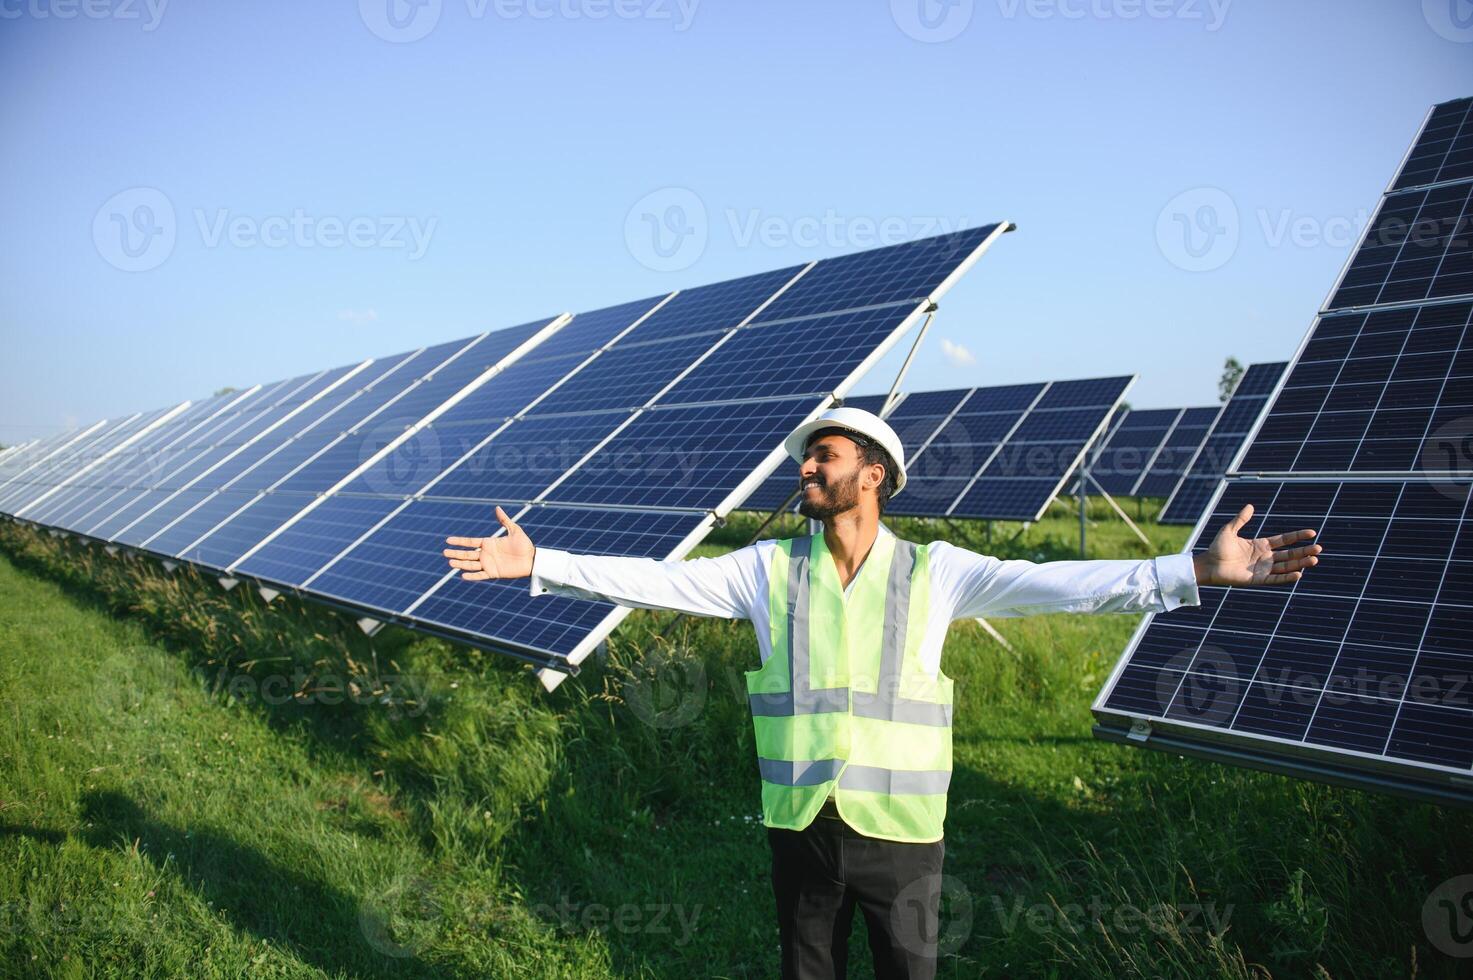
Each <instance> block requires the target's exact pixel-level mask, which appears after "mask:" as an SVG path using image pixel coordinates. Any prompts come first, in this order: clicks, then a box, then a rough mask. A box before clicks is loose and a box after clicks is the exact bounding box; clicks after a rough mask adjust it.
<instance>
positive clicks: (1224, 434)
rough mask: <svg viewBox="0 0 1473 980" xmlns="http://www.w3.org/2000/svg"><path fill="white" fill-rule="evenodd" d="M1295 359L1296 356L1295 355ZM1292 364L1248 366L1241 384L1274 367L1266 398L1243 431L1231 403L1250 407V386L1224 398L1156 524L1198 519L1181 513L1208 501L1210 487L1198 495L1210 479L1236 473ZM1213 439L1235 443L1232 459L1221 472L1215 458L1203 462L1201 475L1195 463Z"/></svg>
mask: <svg viewBox="0 0 1473 980" xmlns="http://www.w3.org/2000/svg"><path fill="white" fill-rule="evenodd" d="M1295 356H1296V357H1297V356H1298V354H1296V355H1295ZM1293 363H1294V361H1293V360H1289V361H1283V362H1280V361H1261V362H1258V363H1255V364H1250V365H1248V370H1247V372H1245V373H1244V375H1243V379H1242V380H1243V381H1244V382H1247V381H1249V374H1250V373H1251V374H1252V375H1253V376H1254V377H1255V378H1258V377H1263V376H1265V375H1267V374H1269V373H1270V372H1271V371H1272V370H1273V369H1274V367H1275V366H1276V365H1277V367H1278V375H1277V377H1276V379H1275V382H1274V384H1273V385H1272V387H1271V389H1270V390H1269V392H1268V393H1267V394H1266V395H1263V396H1261V397H1262V404H1261V405H1260V406H1259V407H1258V411H1257V415H1256V418H1255V419H1254V421H1253V423H1252V424H1251V425H1250V426H1248V427H1247V429H1246V430H1245V429H1237V428H1236V425H1237V424H1238V423H1237V422H1236V421H1235V419H1236V413H1234V410H1233V409H1234V406H1233V402H1234V401H1237V402H1238V405H1239V406H1240V407H1241V406H1243V405H1251V404H1252V402H1253V401H1254V400H1255V399H1258V398H1259V397H1260V396H1259V395H1258V394H1256V389H1254V388H1252V387H1250V388H1248V389H1247V390H1243V385H1242V383H1240V384H1239V385H1238V388H1239V391H1242V394H1241V396H1240V394H1239V391H1234V392H1233V394H1232V397H1231V398H1229V399H1228V401H1227V404H1226V405H1224V406H1223V407H1222V411H1221V412H1220V413H1219V414H1218V416H1217V419H1216V420H1215V421H1214V422H1213V423H1212V428H1210V429H1208V430H1207V435H1206V437H1205V438H1203V440H1202V445H1201V446H1199V447H1198V448H1197V451H1196V452H1195V453H1194V454H1192V459H1191V461H1190V462H1188V463H1187V466H1186V470H1185V471H1184V472H1183V473H1182V475H1181V479H1179V480H1177V482H1176V487H1175V488H1173V489H1172V491H1171V494H1170V496H1168V497H1167V498H1166V503H1164V504H1162V506H1161V513H1160V514H1159V515H1157V518H1156V520H1157V521H1158V522H1159V523H1161V524H1195V523H1196V519H1197V518H1198V517H1200V516H1201V513H1200V511H1198V512H1197V513H1190V512H1187V513H1184V511H1187V510H1189V508H1191V506H1192V505H1193V504H1194V503H1196V505H1197V506H1198V507H1205V506H1206V505H1207V504H1208V503H1209V502H1210V501H1211V496H1212V494H1211V489H1210V488H1209V489H1208V492H1207V493H1206V494H1205V495H1203V494H1202V493H1201V489H1202V484H1203V483H1204V482H1209V481H1212V480H1218V481H1220V480H1222V479H1223V478H1224V477H1225V476H1228V475H1235V474H1236V473H1237V471H1236V469H1234V467H1235V466H1237V464H1238V463H1239V462H1240V461H1241V460H1242V458H1243V455H1244V453H1245V452H1246V451H1247V447H1248V446H1250V445H1252V443H1253V440H1254V438H1255V436H1256V433H1257V432H1258V430H1259V428H1260V427H1261V426H1262V424H1263V417H1264V415H1265V414H1266V413H1267V411H1268V408H1269V406H1270V405H1272V404H1273V402H1274V399H1276V398H1277V397H1278V393H1279V392H1280V391H1281V390H1283V386H1284V383H1285V381H1286V380H1287V379H1288V377H1289V369H1290V365H1291V364H1293ZM1250 410H1251V409H1250ZM1214 440H1238V444H1237V445H1236V446H1235V447H1233V449H1232V457H1231V459H1230V460H1229V461H1228V463H1227V464H1226V467H1225V468H1224V470H1223V472H1221V473H1218V472H1217V468H1218V467H1217V466H1216V459H1215V458H1213V459H1209V460H1207V462H1206V463H1203V465H1204V466H1206V465H1210V466H1211V470H1210V471H1208V472H1205V473H1204V472H1199V466H1198V464H1199V463H1202V462H1203V459H1204V454H1207V453H1208V452H1209V449H1210V447H1211V446H1212V445H1213V442H1214ZM1214 457H1215V454H1214Z"/></svg>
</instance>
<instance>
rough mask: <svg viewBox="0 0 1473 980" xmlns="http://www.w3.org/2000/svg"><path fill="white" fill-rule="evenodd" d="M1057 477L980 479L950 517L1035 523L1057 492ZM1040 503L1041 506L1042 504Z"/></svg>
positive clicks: (952, 511)
mask: <svg viewBox="0 0 1473 980" xmlns="http://www.w3.org/2000/svg"><path fill="white" fill-rule="evenodd" d="M1058 486H1059V480H1058V479H1057V478H1054V477H1030V476H1008V477H1002V478H993V477H987V476H984V477H980V478H978V480H977V482H975V483H973V484H972V488H971V489H970V490H968V491H967V492H966V494H964V495H963V496H962V498H961V499H960V500H958V501H957V502H956V504H955V505H954V506H953V508H952V510H951V514H950V515H949V516H952V517H971V518H977V519H987V520H999V521H1036V520H1038V516H1039V511H1040V510H1042V509H1043V508H1045V507H1047V506H1048V504H1049V501H1051V500H1052V499H1053V496H1054V493H1055V491H1056V490H1057V489H1058ZM1040 501H1041V503H1040Z"/></svg>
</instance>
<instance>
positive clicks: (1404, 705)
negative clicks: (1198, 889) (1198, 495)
mask: <svg viewBox="0 0 1473 980" xmlns="http://www.w3.org/2000/svg"><path fill="white" fill-rule="evenodd" d="M1470 106H1473V100H1469V99H1462V100H1459V101H1458V102H1455V103H1448V104H1445V105H1442V106H1437V107H1434V109H1433V110H1432V112H1431V113H1430V115H1429V116H1428V119H1427V122H1426V124H1425V125H1424V128H1423V130H1422V132H1421V134H1420V135H1419V137H1418V139H1417V140H1416V142H1415V143H1414V145H1413V148H1412V150H1411V151H1410V152H1409V153H1408V154H1407V157H1406V160H1405V163H1404V165H1403V168H1402V171H1401V173H1400V174H1398V176H1397V177H1396V178H1395V179H1394V180H1393V181H1392V182H1391V185H1390V187H1389V189H1388V191H1387V192H1386V194H1385V196H1384V198H1383V201H1382V205H1381V208H1380V210H1379V211H1378V213H1377V217H1376V219H1375V220H1374V221H1373V222H1372V224H1371V226H1370V227H1369V228H1368V230H1367V232H1366V234H1365V237H1364V239H1363V241H1362V242H1361V244H1360V246H1359V247H1358V249H1357V250H1356V252H1355V254H1354V255H1353V256H1352V257H1351V259H1350V261H1349V262H1348V263H1347V265H1346V269H1345V272H1344V273H1343V274H1342V278H1341V281H1340V283H1339V284H1338V286H1337V287H1336V288H1335V289H1334V290H1332V293H1331V298H1330V300H1329V301H1328V302H1327V304H1326V308H1325V309H1324V310H1322V311H1321V313H1320V315H1319V316H1318V317H1317V318H1316V320H1315V322H1314V324H1313V325H1312V326H1311V328H1310V331H1309V333H1308V335H1307V337H1306V339H1305V342H1304V343H1303V345H1302V346H1301V348H1300V350H1299V353H1298V354H1297V355H1296V357H1295V359H1294V360H1293V361H1292V362H1291V363H1290V366H1289V369H1288V372H1287V376H1286V377H1285V380H1284V382H1283V384H1282V386H1281V387H1278V386H1276V385H1274V384H1270V383H1265V382H1261V381H1260V382H1257V383H1256V385H1255V386H1256V387H1257V388H1259V389H1260V390H1261V394H1262V395H1263V396H1271V397H1272V404H1271V405H1268V404H1267V403H1266V400H1265V398H1259V399H1258V400H1259V401H1260V402H1263V403H1264V408H1263V410H1262V411H1260V412H1258V413H1256V415H1257V418H1256V420H1253V421H1251V422H1250V424H1249V425H1248V426H1247V427H1246V428H1247V430H1249V432H1250V434H1249V437H1248V442H1247V445H1246V446H1245V447H1244V449H1243V450H1242V452H1241V453H1240V455H1241V462H1236V463H1233V464H1230V468H1229V469H1228V471H1227V473H1226V477H1227V479H1226V482H1223V483H1221V484H1219V485H1218V486H1216V487H1215V488H1214V489H1213V496H1214V497H1215V502H1214V503H1213V504H1212V506H1211V513H1210V516H1209V517H1208V518H1207V519H1205V520H1204V521H1202V522H1201V523H1200V524H1199V526H1198V530H1197V533H1196V535H1195V536H1194V541H1193V544H1192V548H1193V550H1201V549H1203V548H1205V547H1206V546H1207V545H1208V544H1209V542H1210V540H1211V537H1212V535H1213V534H1214V533H1215V532H1216V530H1217V528H1218V527H1219V526H1220V525H1221V524H1222V523H1224V522H1225V521H1226V520H1228V519H1229V518H1230V517H1231V516H1232V515H1234V514H1235V513H1237V512H1238V511H1239V509H1240V508H1241V507H1242V506H1243V505H1244V504H1248V503H1251V504H1253V505H1254V506H1255V508H1256V513H1255V514H1254V516H1253V519H1252V521H1251V522H1250V523H1249V526H1248V527H1247V528H1246V529H1245V531H1244V533H1245V534H1248V535H1255V536H1256V535H1264V534H1275V533H1279V532H1283V531H1288V530H1293V529H1297V528H1300V527H1314V528H1317V529H1318V531H1319V535H1318V538H1317V540H1318V542H1319V543H1320V544H1321V545H1322V546H1323V547H1324V549H1325V552H1324V555H1323V560H1322V561H1321V563H1320V565H1318V566H1317V567H1316V568H1314V569H1312V570H1311V571H1310V572H1309V573H1307V574H1306V575H1304V577H1302V578H1301V579H1300V580H1299V581H1298V582H1296V583H1295V584H1294V585H1293V586H1292V587H1290V588H1285V589H1280V590H1266V589H1257V590H1245V589H1217V588H1204V589H1202V604H1201V605H1200V606H1199V607H1195V608H1191V609H1186V610H1177V611H1174V612H1173V613H1171V614H1170V615H1167V616H1160V617H1148V618H1147V620H1146V621H1145V623H1143V624H1142V628H1141V629H1140V630H1138V631H1137V633H1136V636H1135V638H1134V639H1133V640H1132V642H1131V645H1130V647H1129V649H1128V650H1127V651H1126V654H1125V656H1124V657H1122V659H1121V661H1120V663H1119V664H1118V665H1117V666H1116V668H1115V671H1114V673H1113V674H1112V676H1111V678H1110V680H1109V682H1108V683H1107V684H1106V686H1105V688H1104V690H1103V691H1102V692H1101V694H1100V696H1099V698H1098V699H1096V701H1095V705H1094V711H1095V715H1096V717H1097V719H1098V722H1099V724H1098V725H1097V726H1096V732H1097V733H1098V734H1100V735H1101V736H1102V737H1106V738H1112V739H1116V740H1123V741H1135V742H1137V743H1139V744H1144V745H1148V746H1152V745H1154V746H1156V747H1160V748H1165V749H1169V750H1171V751H1177V752H1190V753H1192V754H1195V755H1201V756H1205V757H1208V758H1215V759H1219V760H1222V761H1229V762H1235V763H1238V764H1245V765H1250V766H1255V767H1258V768H1270V769H1277V770H1280V771H1286V772H1290V773H1295V774H1298V775H1303V776H1308V777H1311V778H1317V779H1325V780H1330V781H1336V782H1342V783H1348V784H1351V785H1359V786H1371V787H1375V788H1380V789H1388V790H1391V791H1394V792H1399V793H1403V794H1407V795H1412V796H1418V797H1422V798H1427V799H1433V800H1437V801H1439V802H1453V803H1459V804H1462V805H1473V626H1470V625H1469V624H1470V623H1473V512H1470V510H1469V498H1470V496H1473V448H1470V447H1473V426H1470V425H1469V421H1468V420H1469V419H1470V418H1473V401H1470V392H1473V355H1470V351H1469V340H1470V338H1469V328H1470V316H1473V302H1470V301H1469V300H1473V295H1470V294H1473V268H1470V267H1469V265H1468V262H1469V256H1470V254H1473V253H1470V252H1469V244H1468V242H1469V238H1470V234H1469V232H1470V224H1469V213H1468V209H1467V205H1468V201H1469V195H1470V194H1473V169H1470V166H1469V163H1470V160H1469V150H1470V146H1473V143H1470V136H1473V134H1470V132H1469V130H1468V128H1467V121H1468V113H1469V110H1470ZM1407 188H1414V189H1407ZM1406 222H1410V223H1413V224H1415V223H1418V222H1425V224H1424V225H1423V227H1422V228H1421V229H1419V230H1416V231H1408V229H1407V228H1406V227H1403V226H1402V223H1406ZM1246 383H1247V379H1245V386H1246ZM1276 387H1277V393H1276V394H1275V393H1274V390H1275V389H1276ZM1235 400H1236V399H1235ZM1232 409H1233V405H1232V404H1230V405H1229V406H1228V409H1227V410H1225V412H1224V417H1226V416H1227V415H1228V414H1229V413H1230V412H1231V411H1232ZM1219 427H1222V423H1219ZM1232 427H1233V428H1239V427H1243V426H1242V420H1238V421H1237V422H1236V423H1234V424H1233V426H1232ZM1210 441H1211V440H1209V443H1210ZM1184 489H1185V486H1184ZM1180 496H1181V492H1180V491H1179V492H1178V497H1180ZM1177 503H1178V501H1177V500H1173V502H1172V504H1173V505H1176V504H1177ZM1168 509H1170V508H1168Z"/></svg>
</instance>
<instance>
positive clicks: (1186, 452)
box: [1134, 408, 1221, 497]
mask: <svg viewBox="0 0 1473 980" xmlns="http://www.w3.org/2000/svg"><path fill="white" fill-rule="evenodd" d="M1220 414H1221V409H1220V408H1189V409H1185V410H1183V412H1182V414H1181V417H1180V418H1179V419H1177V421H1176V424H1175V425H1174V426H1172V429H1171V431H1170V432H1169V433H1168V434H1167V436H1166V438H1165V440H1164V441H1163V442H1162V444H1161V446H1160V448H1159V449H1158V450H1157V452H1156V455H1155V456H1154V457H1153V458H1152V459H1151V462H1150V468H1149V469H1148V470H1147V471H1146V473H1145V474H1144V475H1143V476H1142V477H1141V479H1140V482H1139V483H1137V484H1136V486H1135V488H1134V492H1135V494H1136V495H1137V496H1141V497H1170V496H1171V494H1172V491H1174V490H1175V489H1176V486H1177V484H1178V483H1180V482H1181V479H1182V477H1183V476H1185V475H1186V471H1187V468H1188V467H1189V466H1190V465H1191V463H1192V460H1194V459H1195V458H1196V456H1197V453H1198V452H1200V451H1201V449H1202V446H1203V443H1204V441H1205V440H1206V438H1207V433H1208V432H1209V431H1211V429H1212V426H1213V425H1214V424H1215V422H1216V420H1217V417H1218V415H1220Z"/></svg>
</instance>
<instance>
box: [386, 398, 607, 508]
mask: <svg viewBox="0 0 1473 980" xmlns="http://www.w3.org/2000/svg"><path fill="white" fill-rule="evenodd" d="M630 417H631V413H629V412H600V413H596V414H594V413H590V414H586V415H582V414H580V415H549V416H538V417H535V418H526V419H523V420H521V421H518V422H513V423H511V424H510V425H508V426H507V427H506V428H505V429H503V430H501V431H499V432H497V433H496V434H495V435H494V436H493V437H492V438H491V441H490V442H488V443H487V444H486V445H485V446H484V447H483V448H481V449H479V450H477V451H476V452H474V453H471V454H470V455H468V456H466V457H465V458H464V459H463V460H462V461H461V462H459V463H458V464H456V465H454V466H453V467H451V468H449V469H444V472H443V475H441V476H439V477H438V478H436V479H435V480H434V481H433V482H432V483H430V484H428V485H426V486H425V487H424V489H423V491H422V492H423V493H424V494H425V495H426V496H431V497H437V498H453V499H460V500H489V501H494V502H496V503H504V504H510V503H511V502H513V501H527V500H533V499H535V498H536V497H537V496H538V494H540V493H542V492H543V491H544V490H546V489H547V488H548V487H549V486H550V485H551V484H552V483H553V482H554V481H555V480H557V479H559V478H560V477H562V476H563V474H565V473H567V472H568V471H569V470H571V469H572V468H573V467H574V466H576V465H577V464H578V461H579V460H581V459H582V458H583V456H584V455H585V454H586V453H588V451H589V450H591V449H593V447H594V446H596V445H597V444H598V443H599V442H600V441H601V440H603V439H604V438H605V437H606V436H608V435H609V433H611V432H613V431H614V430H615V429H617V428H618V427H619V426H620V425H622V424H623V423H624V422H625V421H627V420H628V419H629V418H630ZM442 469H443V468H442ZM379 492H390V491H389V490H388V488H386V487H380V488H379Z"/></svg>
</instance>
